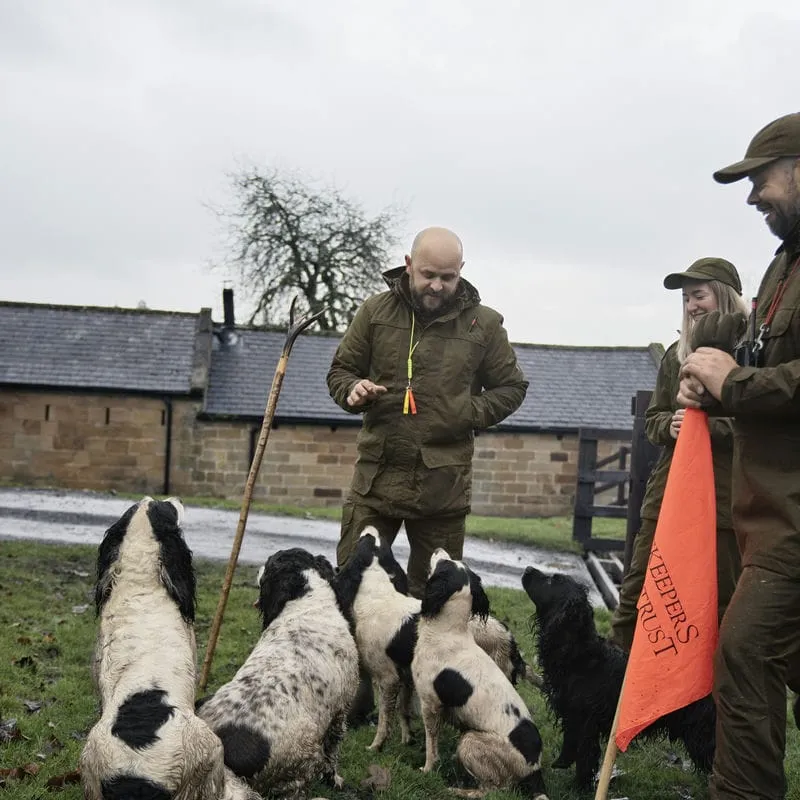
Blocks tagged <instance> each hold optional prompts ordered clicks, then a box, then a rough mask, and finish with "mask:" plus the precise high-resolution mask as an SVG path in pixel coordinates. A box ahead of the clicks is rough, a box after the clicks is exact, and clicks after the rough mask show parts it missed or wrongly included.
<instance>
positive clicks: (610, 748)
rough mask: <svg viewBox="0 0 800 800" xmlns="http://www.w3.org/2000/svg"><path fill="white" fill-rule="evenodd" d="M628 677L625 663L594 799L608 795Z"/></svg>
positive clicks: (604, 797) (602, 799) (601, 798)
mask: <svg viewBox="0 0 800 800" xmlns="http://www.w3.org/2000/svg"><path fill="white" fill-rule="evenodd" d="M627 677H628V669H627V664H626V666H625V676H624V677H623V679H622V686H621V687H620V690H619V700H617V710H616V711H615V712H614V721H613V722H612V723H611V731H610V733H609V734H608V744H606V754H605V756H604V757H603V764H602V766H601V767H600V774H599V776H598V778H597V790H596V791H595V795H594V800H606V798H607V797H608V787H609V784H610V783H611V772H612V770H613V769H614V762H615V761H616V760H617V753H618V752H619V751H618V749H617V742H616V737H617V727H618V726H619V710H620V709H621V708H622V695H623V693H624V692H625V678H627Z"/></svg>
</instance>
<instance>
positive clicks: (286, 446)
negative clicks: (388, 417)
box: [0, 390, 621, 517]
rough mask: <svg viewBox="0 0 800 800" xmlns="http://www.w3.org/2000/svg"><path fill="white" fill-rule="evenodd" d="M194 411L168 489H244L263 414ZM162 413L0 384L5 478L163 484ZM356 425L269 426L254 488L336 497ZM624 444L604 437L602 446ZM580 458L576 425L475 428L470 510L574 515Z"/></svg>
mask: <svg viewBox="0 0 800 800" xmlns="http://www.w3.org/2000/svg"><path fill="white" fill-rule="evenodd" d="M200 411H201V405H200V402H199V401H198V400H190V399H188V398H186V399H179V398H176V399H173V401H172V442H171V444H172V447H171V453H170V462H171V463H170V486H169V490H170V492H171V493H174V494H178V495H182V496H184V497H190V496H212V497H225V498H231V499H239V498H241V496H242V493H243V491H244V486H245V482H246V480H247V475H248V471H249V469H250V456H251V449H252V448H254V439H255V437H256V436H257V435H258V432H259V430H260V425H257V424H254V423H251V422H242V421H238V420H230V421H224V420H208V419H204V418H203V417H202V416H198V414H199V412H200ZM166 422H167V403H166V402H165V401H164V400H163V399H159V398H149V397H138V396H123V395H106V394H102V395H101V394H96V395H94V394H72V395H70V394H67V393H53V392H33V391H29V392H26V391H8V390H0V479H2V480H5V481H13V482H16V483H22V484H27V485H29V486H61V487H65V488H72V489H116V490H118V491H128V492H137V493H138V492H142V493H145V492H147V493H152V494H161V493H162V492H163V487H164V464H165V457H166V431H167V425H166ZM357 433H358V428H357V427H353V426H342V427H335V428H331V427H329V426H315V425H285V424H281V425H279V426H278V427H277V428H274V429H273V430H272V431H271V432H270V436H269V441H268V444H267V448H266V451H265V454H264V459H263V462H262V465H261V470H260V472H259V479H258V482H257V484H256V488H255V491H254V497H255V499H257V500H261V501H264V502H268V503H274V504H286V505H293V506H303V507H309V508H313V507H326V506H328V507H336V506H339V505H340V504H341V502H342V500H343V499H344V497H345V495H346V493H347V488H348V486H349V483H350V478H351V475H352V468H353V463H354V461H355V457H356V446H355V442H356V435H357ZM620 444H621V442H619V441H611V440H609V441H601V442H600V446H599V453H598V455H599V457H600V458H602V457H604V456H606V455H609V454H611V453H612V452H613V451H615V450H616V449H617V448H618V447H619V445H620ZM577 460H578V437H577V434H576V433H575V434H545V433H498V432H491V433H482V434H480V435H479V436H477V437H476V441H475V459H474V462H473V463H474V481H473V503H472V507H473V512H474V513H475V514H485V515H496V516H513V517H536V516H556V515H569V514H571V512H572V506H573V501H574V495H575V479H576V472H577ZM609 497H610V496H609ZM598 502H604V500H603V498H599V499H598ZM605 502H608V499H606V500H605Z"/></svg>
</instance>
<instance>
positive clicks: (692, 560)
mask: <svg viewBox="0 0 800 800" xmlns="http://www.w3.org/2000/svg"><path fill="white" fill-rule="evenodd" d="M716 528H717V519H716V502H715V494H714V467H713V464H712V461H711V439H710V436H709V432H708V419H707V417H706V414H705V413H704V412H703V411H699V410H697V409H687V411H686V416H685V417H684V418H683V424H682V425H681V430H680V434H679V435H678V440H677V442H676V443H675V453H674V454H673V457H672V465H671V466H670V470H669V475H668V476H667V485H666V488H665V490H664V500H663V502H662V504H661V513H660V514H659V517H658V524H657V526H656V533H655V537H654V539H653V548H652V550H651V552H650V561H649V563H648V565H647V572H646V574H645V580H644V586H643V587H642V594H641V596H640V597H639V603H638V609H639V617H638V620H637V622H636V632H635V633H634V637H633V646H632V647H631V653H630V657H629V658H628V667H627V671H626V673H625V684H624V686H623V695H622V699H621V705H620V709H619V723H618V727H617V734H616V743H617V747H618V748H619V749H620V750H622V751H623V752H624V751H625V749H626V748H627V747H628V745H629V744H630V741H631V739H633V737H634V736H636V735H637V734H638V733H640V732H641V731H642V730H644V728H646V727H647V726H648V725H650V724H651V723H652V722H654V721H655V720H657V719H658V718H659V717H662V716H663V715H664V714H668V713H669V712H670V711H674V710H676V709H678V708H683V707H684V706H686V705H688V704H689V703H691V702H693V701H695V700H699V699H700V698H701V697H705V695H707V694H708V693H709V692H710V691H711V685H712V681H713V657H714V650H715V649H716V646H717V637H718V633H719V631H718V625H717V535H716Z"/></svg>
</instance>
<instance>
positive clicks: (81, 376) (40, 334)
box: [0, 302, 658, 431]
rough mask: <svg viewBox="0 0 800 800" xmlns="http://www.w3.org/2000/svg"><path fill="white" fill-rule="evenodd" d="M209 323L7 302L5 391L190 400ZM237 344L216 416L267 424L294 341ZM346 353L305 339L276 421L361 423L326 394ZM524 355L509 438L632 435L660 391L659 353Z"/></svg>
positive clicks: (211, 392) (214, 366)
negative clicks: (334, 363)
mask: <svg viewBox="0 0 800 800" xmlns="http://www.w3.org/2000/svg"><path fill="white" fill-rule="evenodd" d="M201 315H202V312H201V314H200V315H198V314H185V313H175V312H168V311H149V310H138V309H116V308H93V307H79V306H52V305H39V304H32V303H8V302H0V385H2V384H7V385H8V384H10V385H17V386H40V387H48V388H64V389H76V390H80V389H95V390H102V389H105V390H117V391H125V392H152V393H163V394H178V395H180V394H189V393H190V392H191V391H192V388H193V386H192V384H193V377H192V367H193V358H194V357H195V355H196V354H197V353H200V352H202V351H203V349H204V347H205V345H204V344H203V343H202V342H200V340H199V337H201V336H203V335H204V336H209V335H210V334H209V333H201V332H200V331H201V328H202V326H198V321H199V317H200V316H201ZM237 336H238V341H237V343H236V344H235V345H233V346H228V345H223V344H222V343H221V341H220V339H219V338H217V337H213V347H212V350H211V362H210V367H209V372H208V382H207V388H206V396H205V405H204V411H205V413H206V414H207V415H209V416H215V417H238V418H251V419H261V417H262V416H263V414H264V408H265V406H266V403H267V395H268V393H269V390H270V386H271V384H272V380H273V377H274V374H275V367H276V366H277V363H278V358H279V357H280V352H281V349H282V347H283V342H284V339H285V333H284V332H283V331H268V330H263V329H237ZM338 343H339V336H325V335H318V334H317V335H315V334H306V335H303V336H300V337H299V338H298V340H297V342H296V343H295V345H294V349H293V350H292V356H291V359H290V360H289V363H288V368H287V371H286V377H285V379H284V383H283V387H282V390H281V395H280V399H279V401H278V408H277V413H276V421H278V422H316V423H322V424H329V425H337V424H339V425H341V424H351V425H358V424H360V422H361V418H360V416H358V415H354V414H348V413H347V412H345V411H342V409H340V408H339V407H338V406H337V405H336V404H335V403H334V402H333V401H332V400H331V399H330V397H329V395H328V388H327V386H326V384H325V376H326V374H327V372H328V368H329V366H330V363H331V359H332V357H333V354H334V351H335V350H336V347H337V345H338ZM514 347H515V349H516V351H517V355H518V358H519V360H520V364H521V366H522V369H523V371H524V372H525V375H526V377H527V378H528V380H529V381H530V388H529V389H528V396H527V398H526V399H525V402H524V404H523V405H522V407H521V408H520V409H519V410H518V411H517V412H516V413H514V414H513V415H512V416H511V417H509V418H508V419H507V420H506V421H505V422H504V423H503V424H502V425H500V426H499V427H500V428H501V429H510V430H553V431H573V430H576V429H577V428H579V427H596V428H601V429H605V430H630V429H631V428H632V425H633V418H632V416H631V413H630V401H631V397H632V396H633V395H634V394H635V393H636V391H637V390H642V389H646V390H649V389H652V388H653V386H654V385H655V379H656V373H657V367H658V361H657V357H656V356H654V355H653V353H652V350H653V348H652V346H651V347H563V346H555V345H538V344H518V345H514ZM205 352H206V353H207V352H208V351H207V350H206V351H205ZM203 360H204V359H203ZM201 374H202V375H203V378H204V373H202V372H201ZM204 383H205V380H204V379H203V380H201V381H199V385H200V386H202V385H203V384H204ZM194 384H195V388H198V379H197V377H196V376H195V379H194Z"/></svg>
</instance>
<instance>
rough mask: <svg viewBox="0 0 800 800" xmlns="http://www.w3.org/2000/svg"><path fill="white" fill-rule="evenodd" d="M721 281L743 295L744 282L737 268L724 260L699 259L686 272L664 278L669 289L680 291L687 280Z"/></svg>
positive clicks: (673, 273)
mask: <svg viewBox="0 0 800 800" xmlns="http://www.w3.org/2000/svg"><path fill="white" fill-rule="evenodd" d="M687 279H688V280H692V281H719V282H720V283H724V284H725V285H726V286H731V287H733V288H734V289H736V291H737V293H738V294H741V293H742V282H741V280H740V279H739V273H738V272H737V271H736V267H734V266H733V264H731V262H730V261H726V260H725V259H724V258H699V259H697V261H695V262H694V264H692V265H691V266H690V267H689V269H687V270H686V271H685V272H672V273H670V274H669V275H667V277H666V278H664V286H665V287H666V288H667V289H680V288H681V287H682V286H683V282H684V281H685V280H687Z"/></svg>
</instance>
